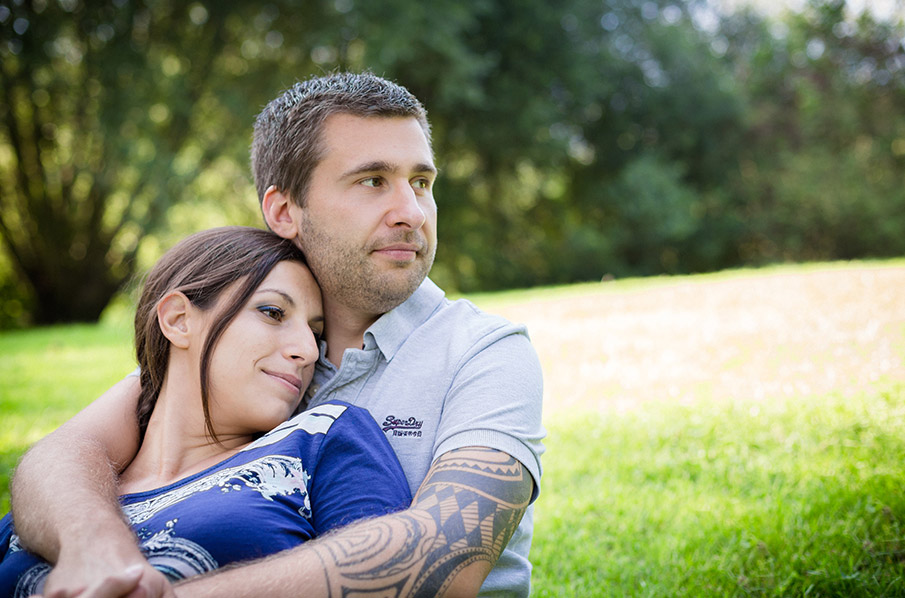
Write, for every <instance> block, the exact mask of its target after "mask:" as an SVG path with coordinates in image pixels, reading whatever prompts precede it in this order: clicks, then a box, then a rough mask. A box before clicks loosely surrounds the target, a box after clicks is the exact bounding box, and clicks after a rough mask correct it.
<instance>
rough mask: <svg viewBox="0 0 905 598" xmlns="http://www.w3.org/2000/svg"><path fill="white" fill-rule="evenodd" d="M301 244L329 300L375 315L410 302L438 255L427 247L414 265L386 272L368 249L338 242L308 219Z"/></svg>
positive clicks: (404, 237)
mask: <svg viewBox="0 0 905 598" xmlns="http://www.w3.org/2000/svg"><path fill="white" fill-rule="evenodd" d="M424 238H425V237H424V235H423V234H421V233H418V232H415V231H408V232H401V233H399V234H398V235H396V236H394V237H393V239H392V242H394V243H395V242H417V241H423V240H424ZM388 242H389V241H386V240H385V241H384V243H385V244H386V243H388ZM298 245H299V247H301V248H302V251H303V252H304V254H305V258H306V259H307V260H308V267H309V268H310V269H311V272H312V274H314V277H315V278H316V279H317V282H318V284H319V285H320V287H321V291H322V293H323V295H324V299H325V301H335V302H337V303H339V304H342V305H344V306H346V307H348V308H351V309H355V310H357V311H361V312H363V313H369V314H374V315H379V314H384V313H386V312H388V311H390V310H391V309H393V308H395V307H397V306H398V305H400V304H401V303H402V302H403V301H405V300H406V299H408V298H409V297H410V296H411V295H412V293H414V292H415V290H416V289H417V288H418V287H419V286H420V285H421V283H422V281H424V279H425V278H426V277H427V274H428V272H429V271H430V269H431V266H432V265H433V262H434V255H435V254H436V244H435V245H434V246H432V247H429V248H426V249H425V253H422V252H419V254H418V258H417V259H416V261H415V262H414V263H411V264H405V265H400V266H395V267H394V266H392V265H389V267H387V268H385V269H384V270H383V271H382V270H381V269H378V268H377V263H376V261H375V260H374V259H373V258H372V257H371V254H370V249H369V248H368V247H352V246H349V245H347V244H344V243H342V242H340V241H337V240H335V239H334V238H332V237H331V236H330V235H329V234H328V233H327V232H326V231H324V230H322V229H319V228H317V227H316V226H313V225H312V224H311V222H310V220H309V219H308V218H306V217H304V216H303V217H302V218H301V221H300V225H299V238H298ZM394 270H397V271H394ZM403 270H404V272H403Z"/></svg>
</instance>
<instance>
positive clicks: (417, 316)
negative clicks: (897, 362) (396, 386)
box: [364, 278, 445, 361]
mask: <svg viewBox="0 0 905 598" xmlns="http://www.w3.org/2000/svg"><path fill="white" fill-rule="evenodd" d="M444 299H445V293H444V292H443V289H441V288H440V287H438V286H437V285H436V284H434V282H433V281H432V280H431V279H429V278H425V279H424V281H423V282H422V283H421V285H420V286H419V287H418V288H417V289H416V290H415V292H414V293H412V296H411V297H409V298H408V299H406V300H405V301H403V302H402V303H401V304H400V305H398V306H397V307H395V308H393V309H391V310H390V311H388V312H387V313H385V314H383V315H382V316H380V318H378V319H377V321H376V322H374V323H373V324H371V326H370V327H369V328H368V329H367V330H366V331H365V334H364V341H365V348H369V347H372V346H373V345H375V344H376V345H377V347H378V348H379V349H380V351H381V352H382V353H383V356H384V357H385V358H386V360H387V361H390V360H392V359H393V356H394V355H395V354H396V351H398V350H399V347H401V346H402V343H404V342H405V340H406V339H407V338H408V337H409V336H411V334H412V332H414V331H415V329H416V328H418V327H419V326H421V324H423V323H424V322H425V321H426V320H427V319H428V318H429V317H430V316H431V314H433V313H434V312H435V311H437V309H439V308H440V306H441V305H442V303H443V301H444Z"/></svg>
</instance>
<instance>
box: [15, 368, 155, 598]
mask: <svg viewBox="0 0 905 598" xmlns="http://www.w3.org/2000/svg"><path fill="white" fill-rule="evenodd" d="M138 390H139V387H138V379H137V378H126V379H125V380H122V381H120V382H118V383H117V384H115V385H114V386H113V387H112V388H111V389H110V390H108V391H107V392H106V393H104V395H102V396H101V397H100V398H98V399H97V400H96V401H94V402H93V403H91V405H89V406H88V407H86V408H85V409H83V410H82V411H81V412H80V413H78V414H77V415H76V416H75V417H73V418H72V419H71V420H70V421H68V422H67V423H65V424H64V425H63V426H61V427H60V428H59V429H58V430H56V431H54V432H53V433H52V434H50V435H49V436H47V437H46V438H44V439H42V440H41V441H39V442H38V443H37V444H36V445H35V446H34V447H32V448H31V449H30V450H29V451H28V452H27V453H26V454H25V456H24V457H23V458H22V461H21V462H20V463H19V465H18V467H17V468H16V473H15V475H14V476H13V480H12V484H11V496H12V510H13V522H14V525H15V528H16V533H17V534H18V535H19V537H20V538H21V541H22V543H23V545H24V546H26V547H27V548H29V549H30V550H31V551H32V552H34V553H36V554H38V555H40V556H42V557H44V559H45V560H47V561H49V562H51V563H53V564H54V565H55V567H54V570H53V572H52V573H51V575H50V577H49V578H48V580H47V585H46V586H45V592H47V593H53V592H52V590H53V591H61V592H63V593H62V594H61V595H76V594H78V593H79V592H81V591H82V590H84V589H85V588H91V587H95V586H97V585H99V584H103V583H104V580H106V579H108V578H109V577H110V576H111V575H112V576H116V575H119V574H122V572H123V571H124V570H125V569H127V568H128V567H129V566H130V565H140V566H141V567H147V562H146V561H145V559H144V556H143V555H142V553H141V551H140V550H139V548H138V543H137V541H136V538H135V534H134V533H132V530H131V529H130V527H129V526H128V524H127V523H126V521H125V519H124V518H123V514H122V510H121V508H120V505H119V500H118V491H117V484H116V480H117V475H118V474H119V472H120V471H121V470H122V469H123V467H124V466H125V465H126V463H128V461H129V460H130V459H132V458H133V457H134V455H135V453H136V451H137V447H138V423H137V418H136V417H135V403H136V397H137V395H138ZM155 581H159V579H158V578H157V577H156V576H155V575H154V572H153V571H147V574H146V575H143V576H142V580H141V582H140V583H141V584H142V586H143V587H145V588H147V587H148V586H149V584H152V583H155ZM159 585H160V584H158V586H159ZM166 590H167V588H165V587H164V588H162V589H161V591H159V592H157V593H156V594H154V593H151V594H147V595H161V593H162V592H165V591H166Z"/></svg>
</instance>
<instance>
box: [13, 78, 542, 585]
mask: <svg viewBox="0 0 905 598" xmlns="http://www.w3.org/2000/svg"><path fill="white" fill-rule="evenodd" d="M252 162H253V169H254V174H255V184H256V186H257V189H258V194H259V197H260V200H261V207H262V211H263V214H264V218H265V220H266V222H267V224H268V226H269V227H270V228H271V229H272V230H274V231H275V232H276V233H277V234H279V235H280V236H283V237H285V238H292V239H295V240H296V242H297V243H298V244H299V246H300V247H301V248H302V249H303V251H304V252H305V254H306V256H307V258H308V261H309V266H310V268H311V270H312V272H313V273H314V275H315V277H316V278H317V280H318V282H319V283H320V285H321V288H322V292H323V299H324V312H325V318H326V328H325V333H326V345H323V344H322V346H321V358H320V360H319V363H318V366H317V370H316V373H315V379H314V383H313V384H312V386H311V387H310V389H309V391H308V394H307V398H308V399H309V401H308V402H309V406H314V405H317V404H320V403H321V402H323V401H325V400H328V399H340V400H345V401H348V402H351V403H354V404H357V405H360V406H362V407H365V408H367V409H368V410H369V411H370V412H371V414H372V416H374V417H375V419H377V421H378V423H379V424H381V426H382V428H383V430H384V432H385V433H386V434H387V437H388V439H389V440H390V442H391V444H392V446H393V448H394V450H395V451H396V453H397V455H398V457H399V460H400V462H401V463H402V465H403V469H404V470H405V474H406V477H407V479H408V481H409V485H410V486H411V488H412V492H413V495H414V496H415V499H414V500H413V502H412V506H411V507H410V508H409V509H408V510H405V511H402V512H399V513H394V514H392V515H387V516H384V517H380V518H376V519H372V520H370V521H366V522H364V523H360V524H356V525H353V526H350V527H348V528H345V529H343V530H340V531H338V532H336V533H334V534H330V535H328V536H325V537H323V538H321V539H318V540H317V541H315V542H309V543H307V544H305V545H303V546H300V547H298V548H296V549H293V550H290V551H286V552H284V553H280V554H279V555H276V556H274V557H271V558H269V559H266V560H263V561H257V562H254V563H251V564H248V565H244V566H241V567H238V568H234V569H228V570H221V571H218V572H215V573H214V574H212V575H208V576H204V577H203V578H201V579H197V580H195V581H190V582H188V583H185V584H182V585H180V586H178V587H177V588H176V593H177V594H178V595H180V596H182V595H186V596H224V595H229V596H261V595H268V596H295V595H300V594H303V595H305V596H341V595H342V596H345V595H349V594H352V595H361V596H368V595H374V596H474V595H476V594H477V593H478V590H479V588H480V589H481V595H486V596H527V594H528V588H529V580H530V563H529V562H528V560H527V556H528V549H529V548H530V537H531V507H530V504H531V502H532V501H533V500H534V498H535V497H536V496H537V492H538V482H539V480H540V454H541V452H542V451H543V448H542V445H541V439H542V438H543V434H544V432H543V428H542V426H541V422H540V409H541V375H540V367H539V364H538V361H537V357H536V355H535V353H534V351H533V349H532V348H531V346H530V343H529V342H528V340H527V337H526V335H525V332H524V329H523V328H521V327H516V326H513V325H511V324H509V323H508V322H506V321H505V320H502V319H501V318H496V317H493V316H489V315H486V314H483V313H481V312H479V311H478V310H477V309H476V308H474V306H472V305H471V304H470V303H468V302H465V301H457V302H450V301H448V300H447V299H445V297H444V296H443V292H442V291H441V290H440V289H439V288H438V287H436V285H434V284H433V283H432V282H431V281H430V280H429V279H427V278H426V276H427V273H428V271H429V270H430V267H431V264H432V263H433V258H434V253H435V250H436V214H437V211H436V204H435V203H434V198H433V192H432V188H433V184H434V180H435V178H436V174H437V171H436V168H435V166H434V162H433V152H432V149H431V144H430V129H429V125H428V122H427V117H426V113H425V111H424V109H423V107H422V106H421V104H420V103H419V102H418V101H417V99H415V98H414V97H413V96H412V95H411V94H410V93H409V92H408V91H407V90H405V89H404V88H401V87H399V86H397V85H395V84H393V83H390V82H388V81H386V80H384V79H381V78H379V77H376V76H373V75H370V74H337V75H331V76H327V77H321V78H315V79H310V80H308V81H305V82H303V83H300V84H297V85H296V86H294V87H293V88H291V89H290V90H288V91H287V92H285V93H284V94H283V95H281V96H280V97H279V98H277V99H276V100H274V101H273V102H271V103H270V104H269V105H268V106H267V107H266V108H265V109H264V111H263V112H262V113H261V115H260V116H259V117H258V121H257V123H256V125H255V138H254V143H253V147H252ZM137 392H138V391H137V379H135V378H127V379H126V380H124V381H122V382H120V383H118V384H117V385H116V386H114V387H113V388H112V389H111V390H110V391H108V392H107V393H105V395H104V396H102V397H101V398H100V399H98V400H97V401H95V402H94V403H93V404H92V405H90V406H89V407H87V408H86V409H85V410H84V411H83V412H81V413H80V414H78V415H76V416H75V417H74V418H73V419H72V420H71V421H70V422H68V423H67V424H65V425H64V426H62V427H61V428H60V429H59V430H58V431H56V432H54V433H53V434H52V435H50V436H48V438H47V439H45V440H43V441H41V442H39V443H38V444H37V445H36V446H35V447H34V448H33V449H32V450H31V451H29V453H28V454H27V455H26V456H25V458H24V459H23V460H22V462H21V464H20V466H19V468H18V470H17V474H16V477H15V479H14V482H13V487H12V496H13V512H14V516H15V520H16V522H17V528H18V532H19V535H20V536H21V538H22V539H23V541H24V542H25V543H26V545H28V546H29V547H30V548H31V549H32V550H34V551H36V552H38V553H40V554H41V555H42V556H44V557H45V558H47V559H48V560H50V561H52V562H56V563H57V567H56V569H55V571H54V573H53V574H52V575H51V579H50V580H49V581H48V591H47V593H46V595H47V596H51V595H53V593H54V592H57V594H56V595H59V596H68V595H76V594H78V592H79V591H84V592H83V593H82V594H80V595H83V596H85V595H91V596H119V595H127V594H128V593H129V592H130V591H132V590H133V588H134V589H135V591H136V593H135V594H133V595H140V594H139V591H141V592H144V593H145V594H143V595H163V594H165V593H168V592H169V591H170V590H169V588H168V587H166V584H163V583H161V581H160V580H161V578H160V576H159V574H157V573H156V572H154V571H148V567H147V565H146V564H142V561H143V559H141V555H140V552H139V551H138V550H137V548H136V547H135V543H134V540H131V532H129V530H128V528H127V527H126V525H125V523H124V522H123V521H122V519H121V516H120V515H119V512H118V508H117V505H116V499H115V496H116V490H115V473H116V472H117V471H118V470H119V469H121V467H122V465H123V464H124V463H126V462H128V460H129V459H131V457H132V456H133V455H134V454H135V451H136V448H137V432H136V431H135V430H133V428H134V427H135V424H134V423H133V421H132V420H133V419H134V404H135V396H136V395H137ZM130 566H131V567H130ZM127 567H129V568H128V569H127ZM491 569H492V572H491ZM485 578H486V580H485ZM482 584H483V585H482Z"/></svg>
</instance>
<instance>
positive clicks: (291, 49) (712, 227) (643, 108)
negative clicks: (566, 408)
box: [0, 0, 905, 326]
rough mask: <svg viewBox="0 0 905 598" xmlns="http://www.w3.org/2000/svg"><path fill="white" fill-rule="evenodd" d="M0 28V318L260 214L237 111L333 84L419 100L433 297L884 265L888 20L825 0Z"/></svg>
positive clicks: (76, 10)
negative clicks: (344, 82) (2, 257)
mask: <svg viewBox="0 0 905 598" xmlns="http://www.w3.org/2000/svg"><path fill="white" fill-rule="evenodd" d="M0 34H2V36H0V39H2V43H0V65H2V66H0V77H2V84H3V85H2V89H3V94H4V101H3V102H0V237H2V240H3V244H2V246H3V248H4V251H5V253H6V257H7V260H8V264H9V266H8V267H4V266H0V293H2V294H0V297H2V299H0V303H2V304H4V305H13V304H14V303H16V304H18V305H21V306H22V308H23V313H22V314H21V317H20V316H16V317H8V316H0V325H4V326H5V325H11V324H14V323H47V322H54V321H68V320H92V319H95V318H96V317H97V316H98V314H99V313H100V311H101V310H102V309H103V307H104V305H105V304H106V302H107V301H108V300H109V298H110V296H112V294H113V293H114V292H115V291H116V290H117V289H118V288H120V287H121V286H122V284H123V282H124V281H126V280H128V279H129V277H130V275H131V274H132V273H133V272H134V271H135V270H136V269H140V268H141V267H142V266H144V265H146V264H147V263H149V262H150V261H152V260H153V259H154V258H155V257H156V256H157V255H159V253H160V250H161V249H163V248H165V247H167V246H169V245H171V244H172V242H173V241H175V240H176V239H177V238H179V237H181V236H183V235H184V234H186V233H188V232H192V231H194V230H198V229H200V228H204V227H207V226H211V225H216V224H223V223H227V222H230V223H247V224H254V223H260V217H259V215H258V213H257V208H256V203H255V201H254V199H253V197H254V192H253V190H252V188H251V186H250V183H249V175H248V168H247V146H248V141H249V138H250V132H251V127H252V123H253V119H254V115H255V114H256V113H257V112H258V110H259V109H260V107H261V106H262V105H263V104H264V103H266V102H267V101H268V100H269V99H271V98H272V97H274V96H275V95H276V94H277V93H279V91H280V90H282V89H284V88H285V87H287V86H289V85H290V84H291V83H292V82H293V81H295V80H296V79H300V78H304V77H307V76H308V75H310V74H313V73H320V72H324V71H329V70H332V69H351V70H361V69H370V70H373V71H375V72H377V73H378V74H381V75H384V76H387V77H389V78H392V79H395V80H398V81H399V82H400V83H402V84H404V85H405V86H407V87H408V88H410V89H411V90H412V91H413V92H414V93H415V94H416V95H417V96H418V97H419V98H421V100H422V101H423V102H424V103H425V105H426V106H427V108H428V110H429V111H430V117H431V121H432V124H433V130H434V146H435V150H436V155H437V160H438V165H439V166H440V168H441V171H442V176H441V178H440V180H439V182H438V185H437V187H436V197H437V202H438V207H439V210H440V220H439V235H440V239H441V245H440V248H439V252H438V256H437V263H436V267H435V269H434V271H433V274H432V276H433V277H434V278H435V279H436V280H437V282H439V283H440V284H441V285H442V286H444V287H446V288H448V289H450V290H453V291H463V292H464V291H469V292H470V291H474V290H482V289H483V290H491V289H501V288H513V287H526V286H533V285H540V284H555V283H567V282H573V281H580V280H597V279H600V278H601V277H602V276H604V275H606V274H610V273H615V274H618V275H650V274H659V273H664V272H692V271H712V270H718V269H723V268H727V267H737V266H740V265H744V264H760V263H765V262H772V261H786V260H804V259H837V258H852V257H869V256H890V255H901V254H902V253H903V251H905V250H903V246H902V245H903V241H902V235H900V234H898V231H900V230H902V227H903V224H905V199H903V196H902V191H901V188H902V184H901V182H902V181H901V174H900V173H901V172H902V171H903V168H905V47H903V45H902V44H901V39H902V38H903V36H905V23H903V22H902V21H901V20H900V21H898V22H879V21H877V20H876V19H875V18H874V17H873V16H871V15H870V14H869V13H865V14H863V15H860V16H858V15H853V14H852V10H851V6H850V5H848V4H846V2H845V1H844V0H810V1H809V2H808V3H806V4H805V5H804V7H803V8H801V9H800V10H799V11H797V12H786V13H784V14H783V15H781V16H778V17H769V18H768V17H765V16H762V15H760V14H757V13H755V12H752V11H751V10H747V9H745V10H737V11H734V12H730V13H726V14H722V13H720V12H718V11H717V10H716V9H715V8H714V7H713V6H712V4H711V3H708V2H707V1H706V0H690V1H688V2H673V1H672V0H644V1H642V0H607V1H606V2H602V3H600V2H589V1H587V0H568V1H565V2H554V3H551V2H545V1H543V0H518V1H517V0H478V1H476V2H470V3H462V2H458V1H457V0H437V1H436V2H431V3H429V4H418V5H414V4H412V3H411V2H408V1H403V0H385V1H383V2H379V3H377V2H352V1H351V0H343V1H336V0H305V1H303V2H290V1H289V0H274V1H272V2H269V3H267V4H263V5H262V4H258V3H248V2H234V1H224V2H211V1H208V0H203V1H198V2H193V3H190V4H185V3H179V2H173V1H171V0H168V1H164V2H145V1H143V0H122V1H120V2H116V3H114V4H112V5H104V4H98V3H88V2H84V1H81V0H69V1H66V2H56V1H54V2H36V3H27V2H25V3H21V2H3V1H0ZM2 313H5V312H3V311H2V309H0V314H2Z"/></svg>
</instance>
